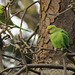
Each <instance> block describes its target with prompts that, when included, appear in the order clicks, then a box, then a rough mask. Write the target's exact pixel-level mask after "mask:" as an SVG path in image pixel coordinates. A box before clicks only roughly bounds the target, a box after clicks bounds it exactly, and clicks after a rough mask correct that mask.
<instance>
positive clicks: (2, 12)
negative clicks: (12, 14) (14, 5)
mask: <svg viewBox="0 0 75 75" xmlns="http://www.w3.org/2000/svg"><path fill="white" fill-rule="evenodd" d="M2 7H3V5H0V14H2V15H3V14H4V15H5V10H3V9H2Z"/></svg>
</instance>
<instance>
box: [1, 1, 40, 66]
mask: <svg viewBox="0 0 75 75" xmlns="http://www.w3.org/2000/svg"><path fill="white" fill-rule="evenodd" d="M8 1H10V0H0V3H2V4H3V5H6V3H7V2H8ZM33 2H34V1H33V0H14V2H13V4H12V5H11V8H10V13H11V14H12V15H14V14H15V13H17V12H18V11H20V10H22V9H24V8H27V7H28V6H29V5H30V4H31V3H33ZM23 14H24V12H20V13H19V14H17V15H15V16H17V17H18V18H20V19H21V18H22V16H23ZM23 20H24V21H25V22H26V24H27V25H28V28H29V29H30V30H31V31H32V32H31V33H29V32H24V31H23V34H22V35H23V39H27V38H28V37H29V36H30V35H31V34H32V33H33V31H34V30H35V28H36V26H37V24H38V21H39V11H38V10H37V6H36V4H35V5H33V6H31V7H30V8H29V9H28V11H27V13H26V15H25V17H24V19H23ZM16 21H17V20H16ZM15 33H16V31H15ZM13 34H14V32H13ZM17 36H18V34H17V35H16V36H14V37H15V38H18V37H17ZM1 37H2V36H1ZM36 38H37V37H36ZM32 40H33V39H31V40H30V41H29V43H28V44H29V45H30V44H31V43H32ZM36 40H37V39H36ZM5 43H6V44H9V43H13V40H12V39H10V38H9V39H7V40H6V41H5ZM13 44H14V43H13ZM33 45H36V42H35V43H34V44H33ZM13 50H14V48H13V46H9V47H7V48H5V49H4V52H3V53H4V54H6V55H10V56H15V57H19V58H21V55H20V52H19V50H17V51H16V53H13ZM28 57H30V58H31V59H32V56H29V55H28ZM27 62H29V63H30V62H31V61H30V60H29V61H27ZM2 63H3V65H4V67H13V66H15V65H17V64H18V63H19V62H18V61H16V60H15V59H11V58H8V57H3V59H2Z"/></svg>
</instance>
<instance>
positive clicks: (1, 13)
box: [0, 5, 31, 32]
mask: <svg viewBox="0 0 75 75" xmlns="http://www.w3.org/2000/svg"><path fill="white" fill-rule="evenodd" d="M2 7H3V5H0V21H1V22H3V23H5V13H6V12H5V10H3V9H2ZM7 12H8V11H7ZM9 25H14V26H15V27H17V28H20V29H22V30H25V31H28V32H31V31H29V30H27V29H24V28H21V27H19V26H17V25H15V24H14V23H13V22H12V20H11V19H10V20H9Z"/></svg>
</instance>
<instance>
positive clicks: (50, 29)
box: [46, 25, 57, 34]
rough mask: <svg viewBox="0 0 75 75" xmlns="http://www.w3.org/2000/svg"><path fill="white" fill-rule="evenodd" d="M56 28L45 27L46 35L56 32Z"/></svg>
mask: <svg viewBox="0 0 75 75" xmlns="http://www.w3.org/2000/svg"><path fill="white" fill-rule="evenodd" d="M56 28H57V27H56V26H55V25H50V26H48V27H47V31H46V32H47V33H48V34H52V33H53V32H55V31H56Z"/></svg>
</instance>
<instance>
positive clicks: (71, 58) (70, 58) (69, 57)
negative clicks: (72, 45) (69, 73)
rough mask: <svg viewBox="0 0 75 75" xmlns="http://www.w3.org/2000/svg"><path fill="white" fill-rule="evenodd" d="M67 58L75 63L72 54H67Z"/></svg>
mask: <svg viewBox="0 0 75 75" xmlns="http://www.w3.org/2000/svg"><path fill="white" fill-rule="evenodd" d="M67 58H68V59H69V60H70V61H71V62H72V63H73V64H74V65H75V59H74V58H73V57H71V56H67Z"/></svg>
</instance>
